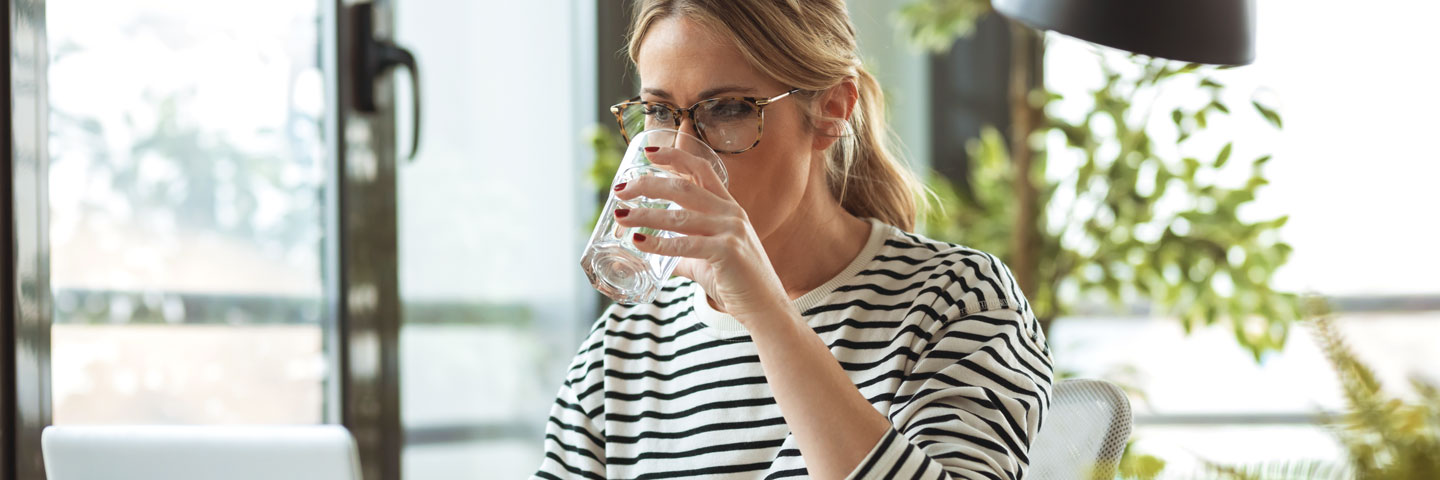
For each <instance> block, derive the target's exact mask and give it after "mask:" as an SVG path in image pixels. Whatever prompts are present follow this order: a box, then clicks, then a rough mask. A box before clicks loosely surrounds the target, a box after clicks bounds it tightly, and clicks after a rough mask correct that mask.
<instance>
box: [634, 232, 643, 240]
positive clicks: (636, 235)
mask: <svg viewBox="0 0 1440 480" xmlns="http://www.w3.org/2000/svg"><path fill="white" fill-rule="evenodd" d="M635 241H637V242H643V241H645V234H643V233H637V234H635Z"/></svg>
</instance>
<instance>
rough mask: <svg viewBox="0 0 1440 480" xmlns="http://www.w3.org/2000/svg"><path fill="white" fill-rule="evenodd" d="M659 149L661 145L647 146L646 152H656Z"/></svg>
mask: <svg viewBox="0 0 1440 480" xmlns="http://www.w3.org/2000/svg"><path fill="white" fill-rule="evenodd" d="M658 151H660V147H645V153H655V152H658Z"/></svg>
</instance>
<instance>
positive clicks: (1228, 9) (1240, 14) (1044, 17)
mask: <svg viewBox="0 0 1440 480" xmlns="http://www.w3.org/2000/svg"><path fill="white" fill-rule="evenodd" d="M991 4H992V5H994V7H995V10H997V11H999V12H1000V13H1001V14H1004V15H1005V16H1007V17H1010V18H1012V19H1015V20H1018V21H1020V22H1022V23H1024V24H1026V25H1029V26H1031V27H1035V28H1038V29H1041V30H1052V31H1055V32H1058V33H1063V34H1065V35H1069V36H1072V37H1075V38H1078V39H1081V40H1085V41H1087V42H1093V43H1098V44H1101V45H1105V46H1107V47H1114V48H1118V49H1121V50H1128V51H1131V52H1135V53H1139V54H1143V55H1149V56H1152V57H1161V58H1168V59H1171V60H1181V61H1186V62H1195V63H1208V64H1214V65H1245V64H1248V63H1250V62H1252V61H1254V60H1255V0H992V1H991Z"/></svg>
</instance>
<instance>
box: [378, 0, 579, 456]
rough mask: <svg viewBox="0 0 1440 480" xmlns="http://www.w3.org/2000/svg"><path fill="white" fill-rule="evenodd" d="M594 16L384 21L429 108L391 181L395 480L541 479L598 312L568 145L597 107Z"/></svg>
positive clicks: (460, 9) (476, 8)
mask: <svg viewBox="0 0 1440 480" xmlns="http://www.w3.org/2000/svg"><path fill="white" fill-rule="evenodd" d="M594 15H595V13H594V12H593V11H589V10H586V9H584V8H582V7H581V5H580V4H577V3H570V2H565V3H553V4H550V5H547V6H543V7H542V6H541V5H540V4H537V3H531V2H472V1H464V0H432V1H425V2H408V3H407V2H399V3H397V5H396V13H395V18H396V22H397V24H396V34H397V38H398V39H399V41H400V43H402V44H405V45H407V46H409V47H410V48H412V49H413V50H414V51H415V52H416V55H417V56H418V57H419V61H420V62H421V64H422V65H424V66H423V67H422V68H423V69H424V70H425V74H424V77H423V80H422V82H425V83H424V84H423V85H422V89H421V91H422V92H423V93H424V95H425V96H426V100H423V101H426V102H427V103H426V105H425V112H424V113H425V118H424V119H423V120H422V122H423V125H424V126H423V127H422V128H423V129H424V130H425V131H424V135H425V140H424V142H425V143H424V145H423V147H422V150H421V153H420V156H419V157H418V158H417V159H415V161H414V162H408V163H404V164H402V165H400V166H399V168H398V175H399V194H398V197H399V198H398V208H399V218H400V231H399V235H400V236H399V242H400V245H399V251H400V271H399V275H400V293H401V300H402V303H403V305H404V324H403V326H402V327H401V330H400V368H401V374H400V379H401V382H400V383H401V398H400V400H401V401H400V403H401V408H402V423H403V425H404V429H405V438H406V447H405V455H404V461H403V462H402V464H403V465H404V469H405V475H404V476H405V477H406V478H418V479H427V478H524V477H527V476H529V475H530V474H531V473H534V469H535V468H536V467H537V466H539V465H540V459H541V458H542V447H543V444H542V440H543V437H544V433H545V430H544V426H545V419H546V418H547V414H548V412H549V410H550V407H551V406H552V405H553V402H554V398H555V392H556V391H557V390H558V389H559V387H560V382H561V380H562V378H563V375H564V373H565V368H566V366H567V365H569V362H570V360H571V358H572V357H573V356H574V354H575V351H576V347H577V346H578V345H579V344H580V340H581V338H583V335H584V334H585V332H586V331H587V330H588V329H589V327H590V324H591V323H592V322H594V320H595V312H596V305H597V299H598V296H597V295H596V294H595V293H594V291H593V290H592V289H591V288H590V287H589V285H588V283H586V280H585V276H584V274H583V272H582V271H581V270H580V266H579V262H580V251H581V249H582V247H583V246H584V244H585V241H586V239H587V238H588V236H589V229H588V222H589V221H590V215H591V214H592V213H593V212H594V206H593V204H591V203H589V202H593V199H592V198H591V197H592V196H591V195H586V194H585V192H588V191H590V187H589V186H588V185H587V184H585V183H584V177H583V175H582V173H583V172H585V171H587V170H588V168H589V163H588V162H589V160H588V159H589V158H590V155H591V152H590V150H589V148H590V147H589V146H588V145H586V144H585V143H584V139H583V138H582V137H581V135H580V132H581V131H582V130H583V127H588V126H590V125H591V119H592V118H594V117H595V113H596V111H598V105H597V102H596V101H595V100H594V98H593V95H594V94H593V93H592V92H593V89H594V87H593V85H592V84H593V78H594V73H593V72H591V71H587V70H589V69H590V68H593V67H586V66H585V62H586V61H590V59H589V58H588V55H589V54H590V52H592V51H594V47H593V43H594V42H595V38H594V34H593V27H591V28H578V27H577V26H578V25H581V24H584V23H593V22H594V21H595V20H594ZM587 31H589V32H590V34H589V35H586V34H585V33H584V32H587ZM537 32H543V34H537ZM515 42H521V43H523V48H512V47H511V46H512V45H514V44H515ZM397 98H402V99H405V98H408V96H407V95H406V94H400V95H398V97H397ZM407 109H408V107H407V106H401V107H399V110H400V111H402V112H404V111H406V110H407ZM402 118H403V117H402ZM404 126H407V125H404V122H402V127H404ZM399 137H400V138H408V137H409V135H408V134H405V133H401V134H400V135H399ZM402 143H403V142H402Z"/></svg>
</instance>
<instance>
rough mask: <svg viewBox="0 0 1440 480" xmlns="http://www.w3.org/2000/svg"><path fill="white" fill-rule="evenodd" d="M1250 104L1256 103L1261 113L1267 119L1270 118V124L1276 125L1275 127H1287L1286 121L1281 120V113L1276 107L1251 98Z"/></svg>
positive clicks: (1256, 108) (1256, 107)
mask: <svg viewBox="0 0 1440 480" xmlns="http://www.w3.org/2000/svg"><path fill="white" fill-rule="evenodd" d="M1250 104H1251V105H1254V106H1255V110H1258V111H1259V112H1260V115H1263V116H1264V117H1265V120H1269V121H1270V124H1271V125H1274V126H1275V128H1285V125H1284V123H1283V122H1281V121H1280V114H1279V113H1277V112H1276V111H1275V109H1272V108H1270V107H1267V106H1265V105H1262V104H1261V103H1260V102H1258V101H1254V100H1251V101H1250Z"/></svg>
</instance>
